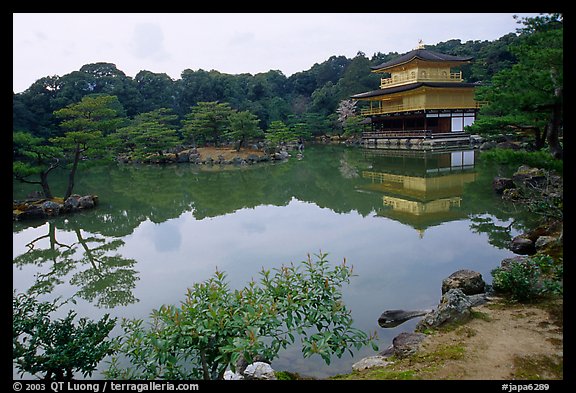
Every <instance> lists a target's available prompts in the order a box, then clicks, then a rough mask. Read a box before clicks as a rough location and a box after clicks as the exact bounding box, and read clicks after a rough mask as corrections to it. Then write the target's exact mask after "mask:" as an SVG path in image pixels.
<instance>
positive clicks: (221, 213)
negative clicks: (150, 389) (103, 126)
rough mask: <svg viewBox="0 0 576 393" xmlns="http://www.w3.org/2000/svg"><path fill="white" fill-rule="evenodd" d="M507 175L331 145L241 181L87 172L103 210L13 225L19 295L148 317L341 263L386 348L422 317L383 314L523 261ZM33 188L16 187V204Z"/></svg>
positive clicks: (424, 302) (291, 367) (190, 169)
mask: <svg viewBox="0 0 576 393" xmlns="http://www.w3.org/2000/svg"><path fill="white" fill-rule="evenodd" d="M502 170H507V168H504V169H503V168H500V167H495V166H494V165H490V164H487V163H483V162H482V160H481V153H480V152H479V151H476V150H472V149H460V150H439V151H412V150H404V151H401V150H380V149H363V148H358V147H345V146H335V145H312V146H308V147H307V148H306V150H305V151H304V157H303V158H302V159H297V158H296V157H292V158H290V159H289V160H287V161H285V162H281V163H275V164H257V165H253V166H248V167H237V168H232V169H230V168H228V169H219V168H201V167H199V166H195V165H192V164H174V165H166V166H153V165H150V166H146V165H110V166H92V167H89V168H83V169H81V170H80V171H79V174H78V176H77V182H76V184H77V185H76V188H75V192H76V193H78V194H81V195H86V194H97V195H98V196H99V201H100V204H99V205H98V206H97V208H95V209H93V210H91V211H86V212H83V213H80V214H75V215H69V216H61V217H58V218H55V219H51V220H49V221H47V222H46V221H37V222H15V223H14V224H13V262H14V267H13V288H14V289H15V290H17V291H19V292H23V291H27V290H29V289H30V288H32V287H35V288H40V287H43V288H45V289H47V292H48V293H47V294H46V295H44V296H43V297H42V299H53V298H55V297H58V296H61V297H62V298H64V299H65V298H68V297H70V296H73V295H76V296H77V299H78V301H77V304H76V305H75V306H74V307H75V309H76V310H77V312H78V315H79V316H84V317H88V318H93V319H99V318H101V317H102V315H103V314H105V313H109V314H111V315H112V316H115V317H119V318H121V317H128V318H146V317H147V316H148V315H149V313H150V312H151V311H152V309H155V308H158V307H160V306H161V305H162V304H178V303H179V302H181V301H182V300H183V299H184V295H185V293H186V290H187V288H189V287H191V286H192V284H193V283H195V282H200V281H203V280H205V279H207V278H208V277H210V276H211V275H212V274H213V273H214V272H215V270H216V269H218V270H220V271H224V272H226V274H227V277H228V280H229V281H230V284H231V286H232V287H234V288H241V287H243V286H245V285H246V284H247V283H248V281H249V280H250V279H251V278H257V276H258V272H259V271H260V270H261V269H262V268H266V269H272V268H276V267H280V266H281V265H282V264H289V263H291V262H294V263H297V262H300V261H302V260H304V259H306V258H307V255H308V254H311V255H313V254H318V253H320V252H322V253H327V254H328V260H329V261H330V262H331V263H334V264H339V263H341V262H342V261H343V260H344V259H346V262H347V264H348V265H353V266H354V273H355V274H356V276H355V277H353V278H352V280H351V283H350V284H349V285H348V286H345V287H344V288H343V294H344V301H345V303H346V305H347V306H348V307H349V308H350V309H351V310H352V316H353V318H354V321H355V327H357V328H360V329H362V330H364V331H366V332H374V331H375V332H377V335H378V341H377V343H378V345H379V347H380V350H384V349H386V348H387V347H388V346H389V345H390V344H391V340H392V339H393V338H394V337H395V336H396V335H398V334H399V333H401V332H403V331H412V330H413V329H414V326H415V324H416V323H417V321H418V319H414V320H411V321H408V322H406V323H404V324H402V325H399V326H397V327H395V328H391V329H383V328H381V327H379V326H378V323H377V319H378V317H379V315H380V314H381V312H382V311H384V310H387V309H395V308H404V309H422V308H431V307H435V305H436V304H437V303H438V301H439V300H440V297H441V282H442V280H443V279H444V278H445V277H447V276H449V275H450V274H451V273H453V272H455V271H457V270H460V269H472V270H476V271H478V272H480V273H481V274H482V276H483V277H484V280H485V281H486V282H487V283H490V282H491V275H490V271H491V270H492V269H494V268H495V267H497V266H498V265H499V263H500V261H501V260H502V259H504V258H508V257H511V256H513V255H514V254H512V252H510V251H509V250H507V248H506V244H507V241H508V240H509V239H510V238H511V237H512V236H515V235H516V234H518V233H519V229H521V228H518V227H517V225H511V223H512V222H513V220H516V221H518V222H521V220H519V218H518V217H516V216H518V215H519V214H520V213H519V212H517V211H514V210H512V209H509V208H507V207H505V206H504V205H503V204H502V202H501V201H500V199H499V197H498V196H497V195H495V193H494V192H493V190H492V187H491V182H492V179H493V177H494V176H495V175H496V174H497V172H498V171H502ZM51 176H52V175H51ZM51 181H52V187H53V192H54V193H55V194H58V193H61V192H63V190H64V189H65V174H64V173H57V174H54V175H53V176H52V177H51ZM32 190H33V189H32V188H30V186H27V185H23V184H21V183H14V198H15V199H18V198H23V197H25V195H26V194H28V193H29V192H30V191H32ZM117 329H119V328H117ZM373 354H374V351H373V349H371V348H370V347H366V348H364V349H362V350H360V351H355V352H354V356H353V357H352V356H349V355H345V356H343V357H342V358H341V359H338V358H333V359H332V363H331V364H330V365H329V366H328V365H326V364H325V363H324V362H323V361H322V359H321V358H320V357H318V358H315V357H312V358H306V359H305V358H303V356H302V354H301V352H300V346H297V345H295V346H292V347H289V348H288V349H287V350H285V351H283V352H280V355H281V356H280V358H279V359H277V360H275V361H274V362H273V364H272V366H273V367H274V368H275V369H276V370H286V371H292V372H298V373H300V374H303V375H309V376H313V377H317V378H325V377H328V376H331V375H336V374H340V373H347V372H350V371H351V367H352V364H353V363H355V362H356V361H358V360H360V359H361V358H362V357H365V356H371V355H373ZM101 366H102V367H105V364H103V365H101ZM14 376H15V377H17V374H16V373H15V374H14ZM93 378H97V379H100V378H101V374H99V373H95V374H94V375H93Z"/></svg>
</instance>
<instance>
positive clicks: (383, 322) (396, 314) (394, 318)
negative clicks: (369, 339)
mask: <svg viewBox="0 0 576 393" xmlns="http://www.w3.org/2000/svg"><path fill="white" fill-rule="evenodd" d="M430 311H431V310H414V311H408V310H386V311H384V312H383V313H382V314H380V317H379V318H378V325H380V326H381V327H383V328H392V327H396V326H398V325H400V324H402V323H404V322H406V321H407V320H409V319H412V318H415V317H420V316H422V315H425V314H427V313H429V312H430Z"/></svg>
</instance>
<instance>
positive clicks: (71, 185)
mask: <svg viewBox="0 0 576 393" xmlns="http://www.w3.org/2000/svg"><path fill="white" fill-rule="evenodd" d="M80 152H81V150H80V144H77V145H76V152H75V153H74V163H73V164H72V169H71V170H70V174H69V175H68V188H67V189H66V195H64V200H66V199H68V198H69V197H70V195H72V190H73V189H74V176H76V169H78V162H79V161H80Z"/></svg>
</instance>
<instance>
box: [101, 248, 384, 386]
mask: <svg viewBox="0 0 576 393" xmlns="http://www.w3.org/2000/svg"><path fill="white" fill-rule="evenodd" d="M317 257H318V260H317V261H312V259H311V258H310V257H309V258H308V260H307V261H304V262H302V263H301V264H300V265H290V266H282V267H281V268H278V269H275V270H274V272H273V273H272V272H271V271H269V270H263V271H261V272H260V279H259V282H258V283H257V282H255V281H251V282H250V283H249V284H248V285H247V286H246V287H244V288H243V289H241V290H231V289H230V287H229V285H228V283H227V282H226V275H225V273H223V272H219V271H217V272H216V273H215V274H214V275H213V277H211V278H209V279H208V280H207V281H205V282H203V283H197V284H195V285H194V286H193V287H192V288H191V289H189V290H188V293H187V295H186V299H185V300H184V301H183V302H182V303H181V305H179V306H173V305H170V306H162V307H161V308H160V309H158V310H155V311H154V312H153V313H152V323H151V324H150V325H149V326H148V327H145V326H144V325H143V321H142V320H139V319H136V320H124V321H123V323H122V327H123V329H124V332H125V333H124V335H122V336H121V344H120V346H119V351H118V353H117V354H116V355H115V356H113V358H112V363H111V367H110V368H109V369H108V370H107V372H106V376H107V377H108V378H112V379H222V378H223V375H224V371H226V369H227V368H228V367H230V368H232V370H234V369H235V367H236V362H237V361H238V359H239V358H240V356H243V357H244V358H245V359H246V360H247V361H248V362H251V361H252V360H253V359H254V358H255V357H256V356H257V355H259V356H263V357H264V358H265V359H267V360H269V361H272V360H273V359H275V358H276V357H277V356H278V353H279V351H280V350H281V349H283V348H286V347H287V346H288V345H289V344H293V343H294V342H295V341H296V336H299V338H300V342H301V344H302V352H303V355H304V356H305V357H308V356H312V355H314V354H317V355H320V356H321V357H322V359H323V360H324V361H325V362H326V363H327V364H330V359H331V357H332V356H333V355H336V356H338V357H341V356H342V355H343V354H344V353H345V352H346V351H348V352H349V353H352V351H351V349H350V347H352V346H353V347H355V348H357V349H359V348H361V347H362V346H364V345H367V344H370V343H372V339H373V337H369V336H368V335H367V334H366V333H364V332H362V331H361V330H358V329H356V328H354V327H352V323H353V320H352V318H351V315H350V311H349V310H348V309H347V308H346V306H345V305H344V303H343V302H342V294H341V292H340V287H341V286H342V284H344V283H348V282H349V280H350V277H351V276H352V269H351V268H350V267H348V266H346V264H345V263H343V264H341V265H337V266H331V265H330V263H329V262H328V261H327V260H326V254H321V255H318V256H317ZM373 346H374V347H375V345H374V344H373ZM374 349H375V350H377V348H376V347H375V348H374ZM119 356H126V357H127V358H128V361H129V362H128V366H127V367H126V368H124V367H123V366H122V365H121V364H120V363H119V362H118V360H119Z"/></svg>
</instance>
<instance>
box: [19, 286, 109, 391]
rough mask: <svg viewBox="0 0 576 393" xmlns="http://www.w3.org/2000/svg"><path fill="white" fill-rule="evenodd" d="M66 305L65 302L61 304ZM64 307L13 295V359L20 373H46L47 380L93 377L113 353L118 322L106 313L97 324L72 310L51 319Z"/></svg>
mask: <svg viewBox="0 0 576 393" xmlns="http://www.w3.org/2000/svg"><path fill="white" fill-rule="evenodd" d="M62 304H63V303H62ZM62 304H57V300H55V301H53V302H39V301H38V300H36V298H35V297H34V296H33V295H30V294H26V293H20V294H17V293H16V292H15V293H14V296H13V297H12V308H13V310H12V311H13V320H12V331H13V341H12V342H13V346H12V359H13V362H14V364H15V366H16V368H17V369H18V370H20V374H21V375H22V376H23V375H24V374H25V373H30V374H32V375H39V374H44V375H43V379H45V380H53V379H56V380H71V379H72V378H73V377H74V374H75V373H76V372H79V373H81V374H82V376H83V377H86V376H91V375H92V373H93V372H94V370H95V369H96V367H97V365H98V363H100V361H101V360H102V359H103V358H104V357H105V356H107V355H110V354H112V351H113V347H114V339H108V334H109V333H110V331H111V330H112V329H113V328H114V326H115V325H116V319H110V318H109V315H108V314H106V315H104V317H103V318H102V319H100V320H99V321H98V322H94V321H90V320H88V319H86V318H80V319H79V320H78V323H75V322H74V320H75V319H76V313H75V312H74V311H69V312H68V314H67V315H66V317H64V318H61V319H55V320H52V318H51V314H52V313H53V312H55V311H56V310H57V309H58V308H59V307H60V306H61V305H62Z"/></svg>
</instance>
